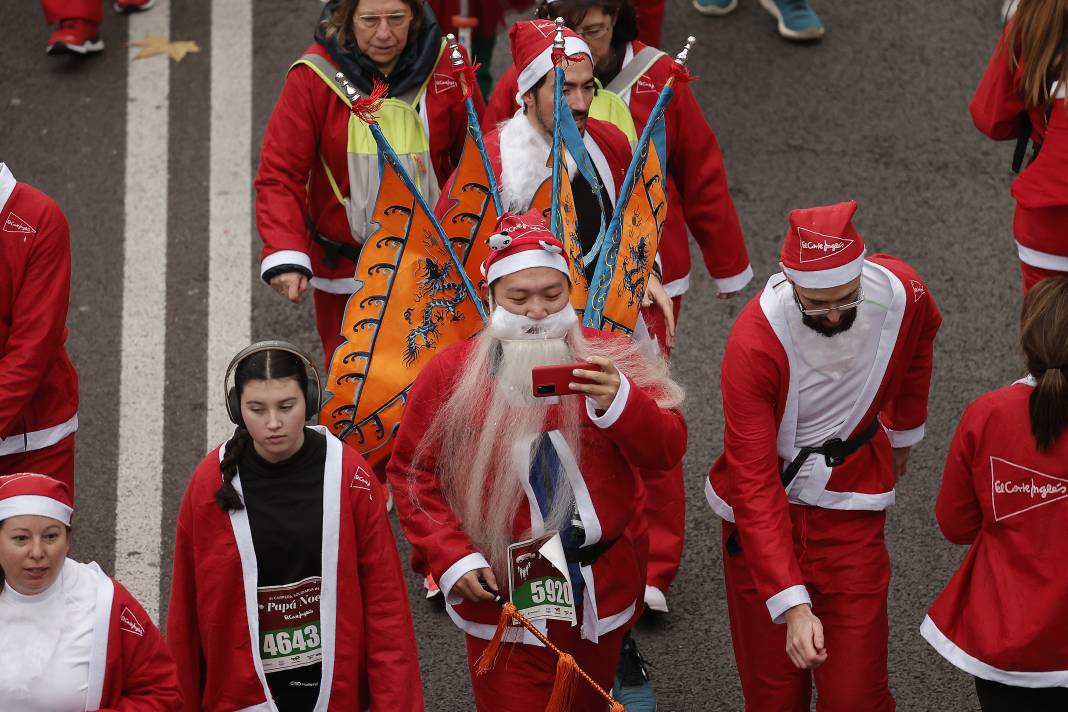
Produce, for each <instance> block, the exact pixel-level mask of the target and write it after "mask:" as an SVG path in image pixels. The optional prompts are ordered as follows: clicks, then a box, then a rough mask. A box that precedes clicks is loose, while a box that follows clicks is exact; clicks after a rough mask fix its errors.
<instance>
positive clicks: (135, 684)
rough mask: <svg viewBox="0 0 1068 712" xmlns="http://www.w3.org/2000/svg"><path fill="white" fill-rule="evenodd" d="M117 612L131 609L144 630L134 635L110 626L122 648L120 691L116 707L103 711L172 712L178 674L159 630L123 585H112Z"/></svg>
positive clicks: (177, 694) (176, 700)
mask: <svg viewBox="0 0 1068 712" xmlns="http://www.w3.org/2000/svg"><path fill="white" fill-rule="evenodd" d="M113 607H114V608H115V610H116V611H122V610H123V609H124V608H128V609H130V611H131V612H132V613H133V616H134V618H136V619H137V620H138V621H139V622H140V623H141V627H142V629H143V630H144V634H143V635H141V636H137V635H136V634H134V633H130V632H128V631H125V630H123V629H121V628H120V629H118V631H117V632H116V629H115V627H112V629H111V630H112V632H111V635H117V636H119V641H116V642H121V645H122V654H121V658H122V690H121V694H120V696H119V698H118V701H117V704H114V706H113V707H108V708H104V709H106V710H114V711H115V712H175V711H176V710H179V709H181V707H182V694H181V691H180V687H179V684H178V671H177V668H176V667H175V664H174V658H173V657H172V656H171V653H170V650H168V649H167V646H166V645H165V644H164V642H163V636H162V635H160V632H159V628H157V627H156V626H155V624H154V623H153V622H152V620H151V619H150V618H149V616H148V613H146V612H145V610H144V609H143V608H142V607H141V605H140V604H139V603H138V602H137V601H136V600H135V599H134V597H133V596H131V595H130V593H129V591H127V590H126V589H125V588H123V586H122V585H121V584H119V583H117V582H116V583H115V604H114V606H113Z"/></svg>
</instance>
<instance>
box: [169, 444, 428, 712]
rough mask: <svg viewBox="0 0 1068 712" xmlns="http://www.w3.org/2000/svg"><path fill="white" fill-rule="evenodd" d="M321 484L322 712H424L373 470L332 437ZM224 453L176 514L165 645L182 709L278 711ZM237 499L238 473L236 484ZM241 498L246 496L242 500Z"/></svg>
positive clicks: (248, 540)
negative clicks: (225, 502)
mask: <svg viewBox="0 0 1068 712" xmlns="http://www.w3.org/2000/svg"><path fill="white" fill-rule="evenodd" d="M316 429H317V430H318V431H319V432H321V433H323V434H325V435H326V439H327V451H326V466H325V472H324V483H323V567H322V583H321V591H322V594H321V596H322V597H321V599H320V601H319V606H320V607H319V615H320V625H321V636H322V656H323V657H322V670H323V674H322V683H321V687H320V693H319V698H318V700H319V701H318V704H317V705H316V707H315V709H316V710H324V711H325V710H346V711H347V710H376V711H379V710H380V711H382V712H385V711H387V710H388V711H389V712H393V711H394V710H410V711H412V712H414V711H415V710H422V709H423V702H422V689H421V684H420V682H419V679H420V678H419V658H418V654H417V651H416V648H415V637H414V633H413V631H412V623H411V614H410V612H409V610H408V596H407V589H406V588H405V584H404V578H403V576H402V573H401V569H400V560H399V558H398V556H397V548H396V544H395V543H394V541H393V533H392V530H391V529H390V526H389V520H388V518H387V515H386V511H385V506H384V505H385V501H386V495H385V493H384V491H383V490H382V489H381V487H380V485H379V484H378V482H377V480H376V478H375V477H373V476H370V477H369V476H365V474H366V473H369V472H370V471H371V470H370V467H369V466H368V465H367V463H366V462H365V461H364V459H363V458H362V457H361V456H360V455H359V454H358V453H357V452H356V451H355V450H353V449H351V448H349V447H348V446H346V445H344V444H342V443H341V441H339V440H337V439H336V438H334V437H333V436H331V435H330V434H329V432H328V431H327V430H326V429H325V428H323V427H321V426H317V427H316ZM225 447H226V446H225V445H223V446H222V447H220V448H219V449H217V450H215V451H213V452H212V453H210V454H209V455H208V456H207V457H206V458H205V459H204V461H203V462H201V464H200V466H199V467H198V468H197V470H196V472H195V473H194V474H193V478H192V480H191V481H190V483H189V487H188V489H187V490H186V493H185V496H184V498H183V499H182V505H181V509H180V510H179V512H178V531H177V536H176V539H175V551H174V577H173V579H172V584H171V598H170V608H169V612H168V621H167V642H168V643H169V644H170V646H171V649H172V650H173V651H174V654H175V658H176V659H177V661H178V670H179V675H180V679H181V683H182V689H183V691H184V693H185V698H186V700H185V709H186V710H189V711H190V712H193V710H200V709H210V710H217V711H218V712H226V711H230V710H256V711H257V712H260V711H262V712H270V711H271V710H274V709H275V706H274V703H273V702H271V695H270V694H269V688H268V684H267V680H266V678H265V675H264V671H263V664H262V662H261V658H260V653H259V650H258V648H259V644H258V642H257V643H256V644H255V645H254V644H253V642H252V641H258V640H259V613H258V611H257V575H256V556H255V550H254V548H253V541H252V534H251V530H250V528H249V521H248V515H247V513H246V512H245V510H243V509H240V510H233V511H230V512H225V511H223V510H222V509H220V508H219V507H218V505H217V504H216V503H215V491H216V490H217V489H218V488H219V485H220V484H221V482H222V475H221V471H220V468H219V462H220V461H221V459H222V456H223V454H224V453H225ZM234 483H235V487H237V488H240V474H239V475H238V476H237V477H235V478H234ZM239 491H240V490H239Z"/></svg>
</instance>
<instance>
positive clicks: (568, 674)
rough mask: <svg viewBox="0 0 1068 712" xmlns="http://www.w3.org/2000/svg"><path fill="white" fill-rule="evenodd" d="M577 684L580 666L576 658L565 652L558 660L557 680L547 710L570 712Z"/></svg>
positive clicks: (547, 711) (548, 711)
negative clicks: (576, 662)
mask: <svg viewBox="0 0 1068 712" xmlns="http://www.w3.org/2000/svg"><path fill="white" fill-rule="evenodd" d="M577 684H578V666H577V665H575V658H573V657H571V656H570V655H568V654H567V653H564V654H563V655H561V656H560V657H559V659H557V661H556V680H555V681H554V682H553V691H552V694H550V695H549V704H547V705H545V712H570V710H571V701H572V700H573V699H574V697H575V687H576V686H577Z"/></svg>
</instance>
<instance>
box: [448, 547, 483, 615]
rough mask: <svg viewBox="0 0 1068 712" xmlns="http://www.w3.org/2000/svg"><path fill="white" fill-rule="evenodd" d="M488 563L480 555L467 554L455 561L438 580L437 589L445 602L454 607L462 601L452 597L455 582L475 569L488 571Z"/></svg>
mask: <svg viewBox="0 0 1068 712" xmlns="http://www.w3.org/2000/svg"><path fill="white" fill-rule="evenodd" d="M488 568H489V562H488V561H486V557H484V556H483V555H482V554H477V553H476V554H468V555H467V556H465V557H464V558H462V559H460V560H459V561H457V562H456V563H455V564H453V565H452V566H450V567H449V568H448V569H447V570H446V571H445V573H443V574H442V575H441V578H439V579H438V588H440V589H441V593H442V595H443V596H445V602H446V603H451V604H452V605H454V606H455V605H456V604H457V603H459V602H460V601H462V600H463V596H453V595H452V587H453V586H455V585H456V582H457V581H459V580H460V577H461V576H463V575H464V574H466V573H467V572H468V571H474V570H475V569H488Z"/></svg>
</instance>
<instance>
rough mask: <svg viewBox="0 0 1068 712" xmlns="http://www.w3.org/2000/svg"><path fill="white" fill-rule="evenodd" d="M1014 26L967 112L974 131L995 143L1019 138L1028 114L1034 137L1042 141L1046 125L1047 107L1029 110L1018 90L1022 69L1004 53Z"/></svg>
mask: <svg viewBox="0 0 1068 712" xmlns="http://www.w3.org/2000/svg"><path fill="white" fill-rule="evenodd" d="M1011 26H1012V23H1011V22H1010V23H1009V24H1008V25H1007V26H1006V28H1005V32H1003V33H1002V35H1001V39H1000V40H998V44H997V47H996V48H995V49H994V53H993V55H991V57H990V62H989V63H988V64H987V67H986V71H985V72H984V73H983V78H982V79H981V80H980V81H979V86H978V87H976V89H975V95H974V96H973V97H972V101H971V104H969V106H968V109H969V110H970V111H971V114H972V122H973V123H974V124H975V128H977V129H979V130H980V131H981V132H983V133H984V134H986V135H987V136H989V137H990V138H992V139H994V140H995V141H1008V140H1010V139H1014V138H1016V137H1017V135H1018V134H1019V132H1020V119H1021V118H1022V116H1023V115H1024V114H1028V113H1029V114H1030V115H1031V124H1032V131H1031V136H1032V138H1034V139H1035V140H1036V141H1039V142H1041V140H1042V137H1043V136H1044V134H1045V125H1046V116H1045V111H1044V108H1043V107H1037V108H1036V109H1032V110H1030V111H1029V110H1028V108H1027V105H1026V104H1025V103H1024V99H1023V96H1022V95H1021V94H1020V90H1019V82H1020V77H1021V70H1020V68H1019V67H1017V68H1016V69H1013V66H1012V64H1013V58H1012V54H1011V53H1010V52H1008V51H1006V50H1005V38H1006V37H1007V36H1008V34H1007V33H1008V30H1009V27H1011Z"/></svg>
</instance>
